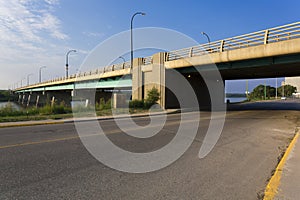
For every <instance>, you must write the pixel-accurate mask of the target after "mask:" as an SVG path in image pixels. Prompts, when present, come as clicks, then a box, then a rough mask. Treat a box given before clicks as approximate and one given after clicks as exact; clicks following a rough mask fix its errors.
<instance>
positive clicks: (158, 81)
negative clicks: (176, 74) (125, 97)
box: [145, 52, 166, 108]
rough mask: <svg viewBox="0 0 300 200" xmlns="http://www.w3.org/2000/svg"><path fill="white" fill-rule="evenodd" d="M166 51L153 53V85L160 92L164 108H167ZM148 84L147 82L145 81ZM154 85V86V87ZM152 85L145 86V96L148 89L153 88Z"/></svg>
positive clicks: (161, 103) (160, 100)
mask: <svg viewBox="0 0 300 200" xmlns="http://www.w3.org/2000/svg"><path fill="white" fill-rule="evenodd" d="M165 56H166V53H165V52H160V53H156V54H154V55H153V57H152V59H153V65H152V81H153V84H154V85H153V86H154V87H156V88H157V89H158V92H159V94H160V99H159V102H158V103H159V104H160V105H161V107H162V108H165V85H166V77H165V76H166V69H165V66H164V64H165ZM145 84H147V83H145ZM153 86H152V87H153ZM152 87H151V86H150V87H145V90H146V91H145V97H147V91H148V90H149V89H152Z"/></svg>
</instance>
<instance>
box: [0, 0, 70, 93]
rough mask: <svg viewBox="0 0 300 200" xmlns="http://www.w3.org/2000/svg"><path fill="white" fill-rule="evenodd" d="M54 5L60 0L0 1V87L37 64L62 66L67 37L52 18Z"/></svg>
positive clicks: (59, 23) (30, 70)
mask: <svg viewBox="0 0 300 200" xmlns="http://www.w3.org/2000/svg"><path fill="white" fill-rule="evenodd" d="M57 5H59V0H44V1H41V0H0V69H1V73H0V88H3V85H4V86H5V85H6V84H7V83H8V82H13V81H14V79H17V80H18V79H19V78H20V77H18V76H23V75H22V74H26V73H27V72H34V70H35V68H36V67H38V66H40V65H47V64H48V65H49V68H50V67H51V66H52V67H55V66H61V65H63V63H64V51H66V50H67V49H68V47H67V45H66V42H65V40H67V39H69V36H68V35H66V34H65V33H63V32H62V22H61V21H60V20H59V19H58V18H57V17H56V16H55V15H54V10H55V6H57ZM49 61H50V62H49ZM50 65H51V66H50ZM45 78H46V77H45Z"/></svg>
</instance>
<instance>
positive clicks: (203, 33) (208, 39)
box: [201, 32, 211, 51]
mask: <svg viewBox="0 0 300 200" xmlns="http://www.w3.org/2000/svg"><path fill="white" fill-rule="evenodd" d="M201 34H202V35H204V36H206V38H207V41H208V46H209V49H208V50H209V51H211V47H210V38H209V36H208V34H206V33H205V32H201Z"/></svg>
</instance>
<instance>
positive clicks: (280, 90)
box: [277, 85, 297, 97]
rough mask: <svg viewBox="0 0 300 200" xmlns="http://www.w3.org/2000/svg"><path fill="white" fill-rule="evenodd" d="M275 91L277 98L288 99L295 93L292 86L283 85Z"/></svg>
mask: <svg viewBox="0 0 300 200" xmlns="http://www.w3.org/2000/svg"><path fill="white" fill-rule="evenodd" d="M277 91H278V95H279V96H286V97H289V96H292V94H293V93H294V92H296V91H297V88H296V87H294V86H292V85H284V86H280V87H279V88H278V90H277ZM283 93H284V94H283Z"/></svg>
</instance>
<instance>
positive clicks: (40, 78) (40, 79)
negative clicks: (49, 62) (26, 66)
mask: <svg viewBox="0 0 300 200" xmlns="http://www.w3.org/2000/svg"><path fill="white" fill-rule="evenodd" d="M44 68H46V66H42V67H40V69H39V83H40V82H42V69H44Z"/></svg>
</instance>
